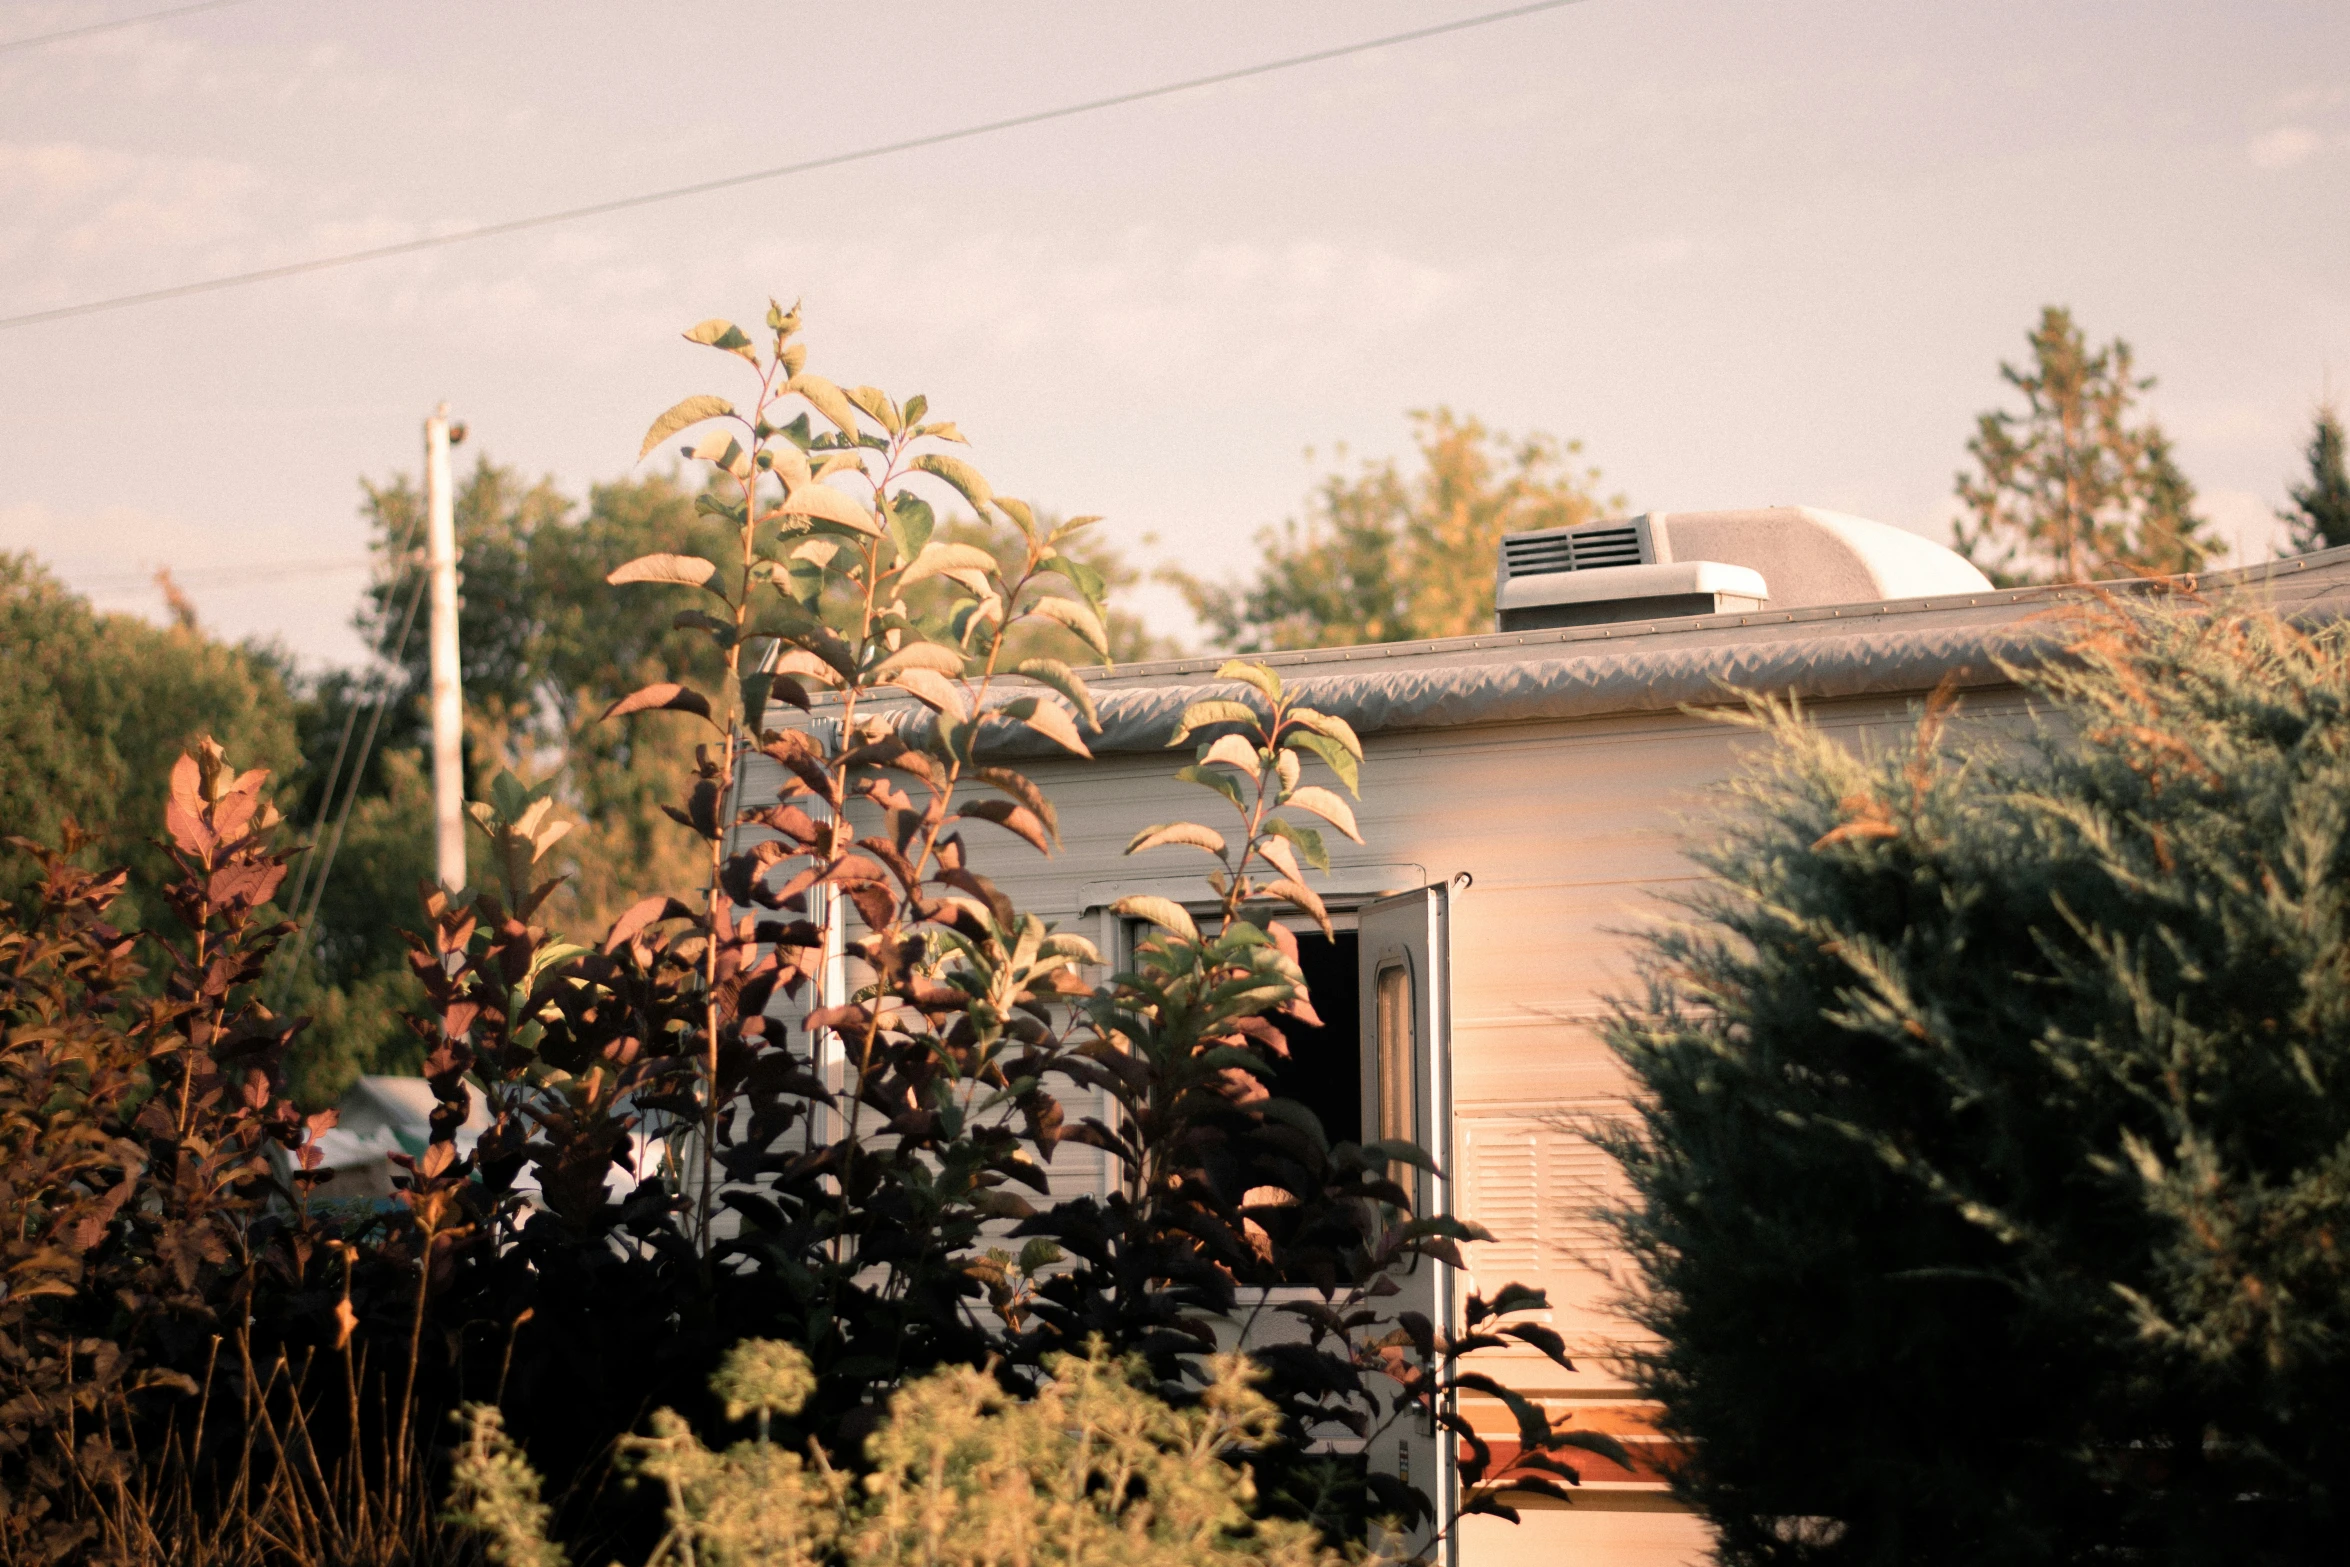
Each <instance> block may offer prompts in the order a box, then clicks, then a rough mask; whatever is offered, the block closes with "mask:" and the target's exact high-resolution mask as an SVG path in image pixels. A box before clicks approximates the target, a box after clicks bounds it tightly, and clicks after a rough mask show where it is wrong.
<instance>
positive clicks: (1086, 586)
mask: <svg viewBox="0 0 2350 1567" xmlns="http://www.w3.org/2000/svg"><path fill="white" fill-rule="evenodd" d="M1037 565H1038V568H1039V569H1040V570H1044V571H1057V572H1059V573H1060V574H1061V575H1062V576H1064V577H1067V578H1068V579H1069V580H1070V581H1071V582H1072V583H1074V584H1076V587H1077V591H1078V592H1080V593H1082V594H1084V595H1085V601H1086V602H1087V603H1088V604H1099V603H1100V602H1101V601H1102V595H1103V594H1104V593H1106V592H1108V591H1109V588H1108V585H1107V584H1106V583H1104V582H1103V581H1102V574H1101V573H1100V572H1098V571H1096V570H1094V569H1093V568H1092V567H1091V566H1088V565H1087V564H1086V563H1085V562H1083V561H1081V560H1072V559H1071V558H1070V557H1068V556H1066V555H1047V556H1046V557H1045V558H1044V559H1043V560H1041V561H1039V562H1038V563H1037Z"/></svg>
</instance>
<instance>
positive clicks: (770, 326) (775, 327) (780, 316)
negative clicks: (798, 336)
mask: <svg viewBox="0 0 2350 1567" xmlns="http://www.w3.org/2000/svg"><path fill="white" fill-rule="evenodd" d="M799 329H800V306H799V301H797V300H794V301H792V307H791V309H789V310H786V309H784V308H783V306H781V305H779V304H777V303H776V302H775V301H774V300H772V299H770V300H769V301H767V330H768V331H770V332H780V333H782V334H783V335H784V336H785V337H789V336H791V334H792V333H794V332H797V331H798V330H799Z"/></svg>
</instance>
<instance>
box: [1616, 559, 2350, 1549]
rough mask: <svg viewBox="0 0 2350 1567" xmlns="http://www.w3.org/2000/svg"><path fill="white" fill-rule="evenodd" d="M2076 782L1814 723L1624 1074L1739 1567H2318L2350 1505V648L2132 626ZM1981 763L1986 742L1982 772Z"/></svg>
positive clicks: (1630, 1036)
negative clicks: (2086, 1565) (2348, 1230)
mask: <svg viewBox="0 0 2350 1567" xmlns="http://www.w3.org/2000/svg"><path fill="white" fill-rule="evenodd" d="M2021 678H2023V679H2024V681H2025V683H2026V685H2027V687H2028V689H2030V690H2031V691H2032V692H2033V693H2035V695H2036V696H2037V697H2038V698H2039V699H2040V700H2041V702H2042V703H2043V704H2044V716H2043V719H2042V721H2041V722H2040V723H2039V725H2038V727H2037V729H2036V731H2035V738H2034V743H2032V744H2029V745H2022V744H2018V745H2015V746H2009V747H2002V746H1999V745H1995V744H1985V743H1983V741H1984V739H1985V737H1984V736H1982V735H1981V734H1980V733H1979V732H1973V731H1960V730H1952V729H1950V728H1949V727H1947V722H1946V721H1947V719H1948V711H1947V708H1946V707H1945V706H1943V705H1941V704H1937V705H1935V706H1934V707H1933V708H1932V709H1930V710H1929V711H1927V712H1926V713H1925V714H1924V715H1923V716H1922V717H1921V718H1920V720H1919V722H1918V725H1917V728H1916V731H1915V734H1914V736H1913V737H1912V743H1911V744H1910V745H1909V746H1908V747H1907V748H1905V749H1902V750H1899V751H1896V752H1892V753H1888V754H1882V755H1856V754H1853V753H1852V752H1851V751H1848V750H1847V749H1845V748H1844V747H1843V746H1841V745H1839V744H1837V743H1835V742H1834V741H1832V740H1831V739H1829V738H1828V737H1827V736H1825V735H1823V734H1822V733H1821V732H1819V731H1818V730H1816V729H1813V728H1811V727H1810V726H1809V725H1808V724H1806V723H1804V722H1803V721H1802V720H1801V719H1800V717H1799V715H1797V714H1795V713H1794V712H1793V711H1792V710H1789V709H1783V708H1761V709H1758V710H1757V713H1756V716H1755V718H1754V719H1753V722H1754V723H1755V724H1756V725H1757V726H1758V727H1759V728H1761V729H1762V730H1763V731H1764V732H1765V733H1767V734H1769V735H1770V736H1771V737H1772V738H1773V739H1774V740H1775V741H1776V742H1777V744H1776V746H1775V749H1773V750H1772V751H1771V752H1770V753H1769V754H1768V755H1767V756H1766V757H1765V758H1764V759H1763V760H1762V761H1761V762H1760V763H1759V764H1758V765H1757V766H1756V767H1755V768H1754V769H1753V770H1752V771H1751V772H1750V773H1748V774H1747V775H1746V776H1745V778H1744V779H1743V780H1742V781H1741V782H1740V783H1739V784H1738V785H1737V786H1736V790H1735V798H1736V800H1737V801H1738V803H1739V805H1740V806H1741V808H1742V809H1741V811H1740V813H1739V814H1738V816H1737V817H1736V819H1735V821H1734V824H1733V825H1732V826H1731V827H1730V829H1729V830H1728V832H1727V834H1726V835H1725V836H1724V837H1723V838H1722V839H1721V840H1720V841H1718V842H1717V843H1715V844H1713V845H1711V846H1709V847H1707V848H1705V849H1704V850H1703V851H1702V852H1701V856H1700V857H1701V859H1702V860H1703V862H1704V863H1705V864H1706V865H1707V866H1708V867H1709V868H1710V869H1711V870H1712V871H1713V872H1714V873H1715V876H1716V878H1717V881H1716V883H1715V885H1714V886H1713V887H1712V888H1711V890H1709V891H1707V892H1705V893H1703V894H1701V895H1699V896H1698V897H1697V898H1695V899H1694V900H1693V901H1692V904H1691V910H1690V912H1691V913H1692V914H1693V915H1694V916H1695V919H1694V921H1693V922H1691V923H1689V924H1686V925H1684V926H1681V927H1679V928H1676V929H1672V930H1669V931H1667V932H1665V933H1663V934H1661V935H1659V936H1657V937H1656V938H1655V939H1654V940H1653V942H1652V945H1651V981H1652V986H1651V990H1650V993H1649V996H1648V1000H1647V1004H1646V1006H1645V1007H1644V1008H1641V1009H1636V1010H1627V1011H1625V1012H1624V1013H1622V1014H1621V1015H1620V1016H1619V1017H1618V1019H1617V1020H1616V1022H1615V1024H1614V1026H1613V1028H1612V1042H1613V1044H1614V1047H1615V1049H1616V1051H1617V1052H1618V1054H1619V1055H1620V1056H1621V1058H1622V1059H1623V1061H1624V1062H1625V1064H1626V1065H1627V1066H1628V1067H1629V1068H1630V1069H1631V1071H1632V1073H1633V1075H1634V1076H1635V1078H1636V1079H1637V1081H1638V1082H1639V1084H1640V1086H1641V1089H1642V1090H1643V1100H1642V1107H1641V1110H1640V1113H1639V1116H1638V1118H1637V1120H1636V1121H1634V1122H1631V1123H1629V1124H1624V1125H1619V1126H1617V1127H1615V1128H1614V1129H1613V1132H1612V1134H1611V1137H1610V1142H1611V1146H1612V1148H1613V1150H1614V1151H1615V1152H1616V1154H1617V1155H1618V1156H1619V1157H1620V1158H1621V1159H1622V1160H1623V1161H1624V1164H1625V1167H1626V1169H1627V1170H1628V1172H1629V1173H1630V1176H1631V1178H1632V1182H1633V1185H1634V1188H1635V1190H1636V1192H1637V1201H1636V1202H1635V1203H1633V1204H1631V1205H1629V1206H1627V1208H1626V1209H1625V1210H1624V1211H1622V1212H1620V1213H1618V1214H1617V1215H1616V1219H1617V1223H1618V1225H1619V1228H1620V1230H1621V1233H1622V1236H1623V1238H1624V1240H1625V1242H1626V1243H1627V1244H1628V1246H1629V1247H1630V1248H1631V1250H1632V1252H1633V1254H1634V1256H1635V1257H1636V1258H1637V1259H1638V1262H1639V1265H1640V1271H1641V1273H1642V1275H1643V1281H1644V1285H1645V1291H1644V1293H1643V1294H1642V1295H1640V1296H1639V1298H1638V1299H1637V1301H1636V1309H1637V1310H1638V1311H1639V1313H1640V1314H1641V1315H1642V1316H1643V1317H1644V1319H1645V1321H1646V1323H1647V1325H1648V1326H1649V1327H1651V1328H1652V1329H1654V1331H1655V1332H1656V1334H1657V1335H1658V1336H1659V1338H1660V1339H1661V1341H1662V1342H1661V1345H1660V1347H1658V1348H1657V1349H1656V1350H1655V1351H1653V1352H1652V1353H1650V1354H1649V1355H1647V1356H1646V1357H1645V1359H1644V1362H1643V1364H1642V1367H1641V1380H1642V1382H1643V1384H1644V1386H1645V1390H1646V1391H1647V1392H1649V1393H1650V1394H1651V1395H1653V1396H1655V1397H1657V1398H1659V1399H1661V1400H1662V1401H1663V1403H1664V1406H1665V1412H1666V1425H1667V1428H1668V1429H1669V1430H1671V1431H1672V1432H1674V1433H1675V1434H1676V1435H1678V1436H1679V1437H1681V1438H1683V1439H1684V1440H1685V1441H1686V1442H1687V1443H1688V1447H1687V1457H1686V1461H1685V1463H1684V1465H1683V1467H1682V1468H1681V1470H1680V1473H1679V1475H1678V1482H1677V1483H1678V1485H1679V1487H1680V1490H1681V1492H1682V1494H1683V1495H1684V1496H1686V1497H1687V1498H1688V1499H1689V1500H1691V1501H1692V1502H1693V1503H1695V1504H1696V1505H1697V1506H1698V1507H1699V1508H1700V1509H1701V1510H1702V1511H1703V1512H1704V1513H1705V1514H1706V1516H1707V1517H1708V1518H1709V1519H1710V1520H1711V1521H1712V1523H1713V1524H1714V1525H1715V1527H1716V1528H1717V1529H1718V1530H1719V1531H1720V1535H1721V1541H1722V1551H1723V1556H1724V1559H1725V1560H1727V1561H1731V1562H1773V1563H1777V1562H1822V1563H1826V1562H1836V1563H1844V1562H1853V1563H1861V1562H1867V1563H1880V1562H1881V1563H1892V1562H1896V1561H1899V1562H1908V1563H1928V1562H1991V1561H1999V1562H2027V1561H2077V1560H2085V1559H2089V1558H2092V1557H2094V1558H2097V1559H2115V1558H2116V1553H2120V1556H2121V1557H2122V1558H2123V1559H2132V1560H2147V1561H2208V1560H2218V1559H2228V1560H2236V1561H2299V1560H2311V1559H2315V1558H2316V1557H2317V1555H2319V1554H2321V1553H2324V1552H2326V1551H2327V1549H2328V1547H2329V1546H2332V1545H2334V1544H2335V1542H2336V1537H2337V1536H2338V1535H2339V1533H2340V1530H2341V1527H2342V1524H2343V1507H2344V1504H2345V1500H2346V1498H2350V1491H2346V1489H2345V1487H2346V1486H2350V1425H2346V1424H2345V1422H2344V1421H2343V1419H2342V1417H2341V1410H2342V1409H2343V1408H2344V1407H2345V1398H2346V1397H2350V1337H2346V1336H2345V1335H2346V1332H2350V1292H2346V1290H2345V1284H2346V1283H2350V1278H2346V1277H2345V1271H2344V1270H2345V1267H2346V1266H2350V1255H2346V1254H2345V1251H2344V1249H2343V1236H2344V1231H2343V1229H2342V1225H2343V1221H2344V1219H2345V1218H2346V1217H2350V971H2346V970H2345V968H2344V965H2343V961H2342V955H2343V953H2344V952H2345V951H2346V950H2350V901H2346V899H2345V887H2346V885H2350V883H2346V880H2345V873H2346V872H2350V632H2346V631H2345V630H2344V628H2342V627H2339V626H2328V627H2325V628H2322V629H2319V630H2313V631H2304V630H2298V629H2296V628H2294V627H2292V626H2290V625H2287V624H2285V623H2283V622H2281V621H2280V620H2278V619H2276V618H2275V617H2273V616H2271V615H2269V614H2267V613H2265V612H2262V611H2260V610H2259V609H2257V608H2256V607H2252V606H2247V605H2241V604H2222V605H2218V606H2207V605H2202V604H2192V603H2190V604H2187V605H2184V606H2173V607H2162V606H2154V607H2148V606H2142V605H2125V604H2114V605H2110V606H2108V607H2106V608H2104V609H2102V610H2100V611H2099V612H2098V613H2096V614H2094V615H2092V616H2089V617H2088V618H2086V619H2085V620H2083V621H2082V622H2081V623H2080V624H2079V625H2078V626H2077V628H2076V630H2075V634H2074V635H2073V637H2072V639H2071V642H2070V646H2069V648H2068V650H2067V651H2066V653H2065V655H2064V656H2063V657H2061V658H2058V659H2056V660H2055V661H2053V662H2051V663H2050V664H2048V665H2047V666H2045V667H2043V668H2042V669H2040V670H2039V671H2038V672H2036V673H2030V674H2025V675H2022V676H2021ZM1962 736H1963V739H1962V738H1961V737H1962Z"/></svg>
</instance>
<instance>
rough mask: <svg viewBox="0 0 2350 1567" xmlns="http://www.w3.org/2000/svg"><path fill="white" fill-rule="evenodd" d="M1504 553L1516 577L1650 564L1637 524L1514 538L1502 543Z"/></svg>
mask: <svg viewBox="0 0 2350 1567" xmlns="http://www.w3.org/2000/svg"><path fill="white" fill-rule="evenodd" d="M1501 552H1502V562H1503V565H1504V567H1505V569H1506V570H1507V572H1508V574H1509V575H1510V576H1513V577H1545V576H1549V575H1551V574H1552V573H1554V572H1561V571H1596V570H1598V569H1600V568H1601V567H1604V566H1638V565H1642V564H1644V563H1645V562H1646V560H1647V552H1646V551H1645V550H1643V549H1642V548H1641V543H1640V528H1639V526H1638V524H1636V523H1621V524H1617V525H1614V526H1610V527H1605V528H1577V529H1574V530H1572V531H1569V532H1560V533H1525V534H1513V535H1510V536H1508V537H1506V538H1504V539H1503V540H1502V541H1501Z"/></svg>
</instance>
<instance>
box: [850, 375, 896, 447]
mask: <svg viewBox="0 0 2350 1567" xmlns="http://www.w3.org/2000/svg"><path fill="white" fill-rule="evenodd" d="M841 395H842V396H844V397H846V398H847V399H848V400H849V401H850V402H852V403H854V404H856V405H857V407H858V408H860V409H862V410H863V411H864V412H865V414H866V415H867V416H868V417H869V418H871V419H872V421H873V422H874V423H875V424H877V425H880V426H881V427H882V428H883V429H884V430H887V431H888V432H889V433H890V434H892V435H895V434H897V433H898V432H899V431H900V430H902V429H904V428H905V427H906V425H905V421H904V420H903V419H902V418H900V417H899V415H898V410H897V405H896V404H894V403H892V402H891V401H890V400H889V394H888V393H887V392H884V391H883V390H882V389H881V388H880V387H878V386H852V387H848V388H845V389H844V390H843V391H842V393H841Z"/></svg>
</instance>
